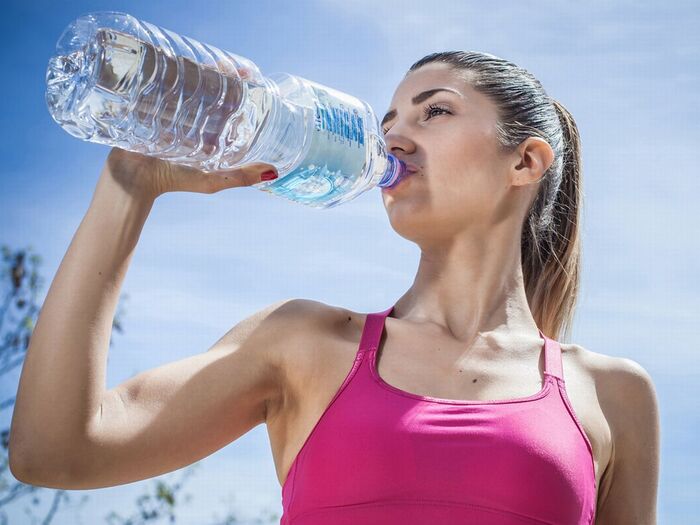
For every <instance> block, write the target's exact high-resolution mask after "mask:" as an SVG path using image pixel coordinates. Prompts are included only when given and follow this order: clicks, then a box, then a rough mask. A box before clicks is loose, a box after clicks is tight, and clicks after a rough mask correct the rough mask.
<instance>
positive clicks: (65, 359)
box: [9, 148, 269, 488]
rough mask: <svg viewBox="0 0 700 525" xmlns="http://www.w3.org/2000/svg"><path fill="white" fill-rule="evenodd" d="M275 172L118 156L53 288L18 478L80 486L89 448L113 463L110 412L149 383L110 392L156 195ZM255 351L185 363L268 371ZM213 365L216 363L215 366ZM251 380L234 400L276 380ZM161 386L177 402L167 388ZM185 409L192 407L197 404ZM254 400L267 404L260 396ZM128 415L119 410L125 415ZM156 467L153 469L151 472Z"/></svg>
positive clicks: (14, 432) (29, 391)
mask: <svg viewBox="0 0 700 525" xmlns="http://www.w3.org/2000/svg"><path fill="white" fill-rule="evenodd" d="M267 168H268V166H264V165H257V166H251V167H248V168H245V169H241V170H232V171H230V172H226V174H225V176H222V175H221V174H204V173H202V172H199V171H197V170H194V169H191V168H181V167H178V166H174V165H170V164H169V163H167V162H164V161H159V160H158V159H153V158H149V157H145V156H143V155H138V154H133V153H130V152H126V151H124V150H119V149H116V148H115V149H113V150H112V151H111V152H110V155H109V157H108V159H107V162H106V163H105V166H104V168H103V170H102V173H101V174H100V178H99V180H98V183H97V187H96V189H95V192H94V194H93V198H92V201H91V202H90V205H89V208H88V210H87V212H86V214H85V217H84V218H83V220H82V222H81V223H80V226H79V227H78V230H77V232H76V234H75V236H74V237H73V239H72V241H71V243H70V246H69V248H68V250H67V252H66V254H65V256H64V258H63V260H62V261H61V264H60V266H59V268H58V271H57V273H56V276H55V278H54V280H53V282H52V283H51V286H50V288H49V292H48V294H47V297H46V300H45V301H44V304H43V307H42V309H41V312H40V315H39V319H38V321H37V324H36V327H35V329H34V332H33V334H32V337H31V340H30V343H29V347H28V349H27V355H26V358H25V361H24V365H23V368H22V373H21V376H20V383H19V388H18V392H17V398H16V402H15V407H14V412H13V415H12V423H11V428H10V443H9V459H10V469H11V471H12V473H13V474H14V475H15V477H17V478H18V479H20V480H23V481H24V480H26V481H28V482H31V483H35V482H36V484H40V485H46V486H55V487H58V486H68V485H73V484H76V483H79V481H78V478H79V477H80V476H81V475H83V474H86V466H85V461H84V458H85V457H86V454H85V451H88V452H89V454H88V455H87V457H90V458H91V459H93V460H95V459H96V460H100V459H101V460H102V461H108V459H107V456H108V455H109V454H107V455H105V456H100V453H99V452H96V449H95V448H94V447H95V446H101V445H105V444H107V443H106V442H105V441H100V439H104V435H103V434H102V433H101V431H100V430H99V429H100V428H103V427H104V425H105V424H104V421H105V419H104V417H105V414H106V412H105V409H106V410H108V411H109V414H110V415H111V414H117V413H118V412H117V411H118V405H117V404H116V403H115V402H114V399H115V397H119V399H124V401H125V402H127V404H126V405H124V406H128V401H129V399H131V400H133V399H138V396H139V393H138V390H139V389H138V388H135V387H138V386H139V384H140V383H139V382H138V381H136V382H131V383H130V386H129V388H127V389H124V388H120V389H118V390H117V394H110V395H106V389H105V382H106V367H107V352H108V349H109V337H110V334H111V329H112V320H113V318H114V313H115V309H116V306H117V301H118V297H119V291H120V289H121V286H122V283H123V281H124V277H125V275H126V272H127V268H128V266H129V262H130V260H131V257H132V255H133V253H134V250H135V248H136V245H137V242H138V239H139V236H140V234H141V230H142V228H143V226H144V223H145V221H146V219H147V217H148V215H149V213H150V210H151V208H152V206H153V203H154V201H155V199H156V197H157V196H159V195H161V194H162V193H165V192H166V191H195V192H201V193H214V192H216V191H219V190H221V189H225V188H233V187H237V186H246V185H250V184H252V183H255V182H256V181H259V174H260V173H261V172H262V171H264V170H265V169H267ZM260 322H261V323H262V322H263V321H262V319H260ZM253 332H255V330H253ZM236 337H238V336H237V335H236ZM237 340H239V341H240V338H238V339H237ZM256 340H259V339H256ZM253 346H254V345H252V344H249V345H246V344H243V345H241V348H240V350H241V351H240V352H238V351H234V350H233V347H232V346H231V345H230V344H227V343H225V342H221V344H220V345H219V346H218V348H220V350H219V351H216V352H212V353H209V354H208V355H206V354H205V355H206V357H202V356H199V357H193V358H191V360H188V361H187V362H186V363H185V364H184V365H185V366H187V367H189V366H191V367H199V368H200V369H201V373H202V374H212V373H213V368H217V366H220V365H223V364H224V363H226V366H231V365H232V364H237V363H241V362H242V356H243V355H244V354H245V355H246V356H247V357H248V358H249V359H250V360H251V361H250V362H246V364H237V366H238V367H239V368H240V367H244V369H245V372H248V373H250V372H251V371H252V370H253V369H256V370H262V368H263V362H264V355H262V354H264V352H262V351H260V350H257V349H256V348H253ZM229 353H230V355H228V357H227V354H229ZM234 354H235V355H234ZM210 362H211V363H214V362H216V365H214V366H209V363H210ZM182 369H183V364H182V363H181V364H173V365H169V366H168V367H165V368H164V369H163V370H161V371H159V372H154V373H150V374H148V373H147V375H149V377H153V378H154V380H153V381H155V382H158V381H165V380H166V378H168V377H169V378H170V381H171V382H172V381H174V380H175V379H174V377H175V376H177V375H178V374H180V373H181V371H182ZM205 370H206V372H205ZM244 375H245V376H246V378H245V380H242V379H240V378H239V379H238V381H239V383H238V384H237V386H236V387H233V388H232V391H231V392H230V394H231V396H235V395H237V392H242V391H245V390H247V391H248V392H255V393H256V394H255V395H257V393H258V392H260V391H262V390H263V387H262V386H261V383H263V382H265V381H267V380H268V379H269V376H268V375H265V376H264V377H263V376H262V375H261V374H259V375H258V376H257V377H248V375H246V374H245V373H244V374H240V376H241V377H243V376H244ZM209 377H211V376H209ZM218 377H220V376H218ZM180 380H182V376H180ZM232 381H234V379H233V378H232ZM258 382H260V383H258ZM154 384H155V383H154ZM171 384H172V383H171ZM218 388H219V389H221V388H222V387H221V386H219V387H218ZM268 388H269V387H268ZM155 389H156V390H158V391H159V392H162V393H164V395H167V394H166V393H165V391H164V390H162V387H158V386H156V387H155ZM144 391H145V390H142V392H144ZM268 392H269V390H268ZM219 393H221V391H219ZM148 395H151V396H153V395H154V394H152V393H151V394H148ZM200 395H201V394H200ZM202 399H203V398H202ZM178 400H179V398H178ZM182 402H183V403H184V404H185V405H186V404H187V403H188V402H190V403H191V402H192V401H191V400H189V401H188V400H186V399H183V400H182ZM199 402H200V403H201V402H202V400H200V401H199ZM247 402H250V403H251V405H252V404H254V403H258V404H259V405H260V403H262V401H261V400H260V399H256V400H255V401H254V402H252V401H250V400H248V401H247ZM260 406H262V405H260ZM200 408H201V405H200ZM124 414H125V412H123V411H122V412H119V416H123V415H124ZM129 415H131V414H129ZM238 415H239V418H244V417H246V418H248V419H247V421H250V420H251V419H250V417H251V416H250V415H244V414H243V413H242V412H241V413H239V414H238ZM115 417H118V416H115ZM138 418H140V421H141V423H143V422H145V421H146V420H149V418H148V415H147V414H144V413H140V414H139V416H138ZM138 418H137V421H138ZM109 421H110V422H111V419H110V420H109ZM149 421H150V420H149ZM100 422H102V424H100ZM101 425H102V426H101ZM231 428H232V427H229V430H231ZM237 428H238V429H242V428H243V427H237ZM141 430H144V428H142V429H141ZM124 432H126V431H124ZM125 436H126V434H122V435H121V436H117V439H127V438H126V437H125ZM221 437H222V436H221V435H219V436H218V438H219V439H221ZM132 438H133V436H132V437H129V438H128V439H132ZM146 441H147V440H146V438H145V437H144V438H142V439H141V441H132V443H138V444H139V445H143V444H145V443H146ZM213 443H214V442H213V441H211V442H209V444H210V446H211V445H213ZM112 445H113V446H116V445H115V444H114V443H112ZM171 446H172V447H174V446H175V445H174V444H173V445H171ZM112 450H113V451H116V448H115V449H112ZM194 455H196V454H193V455H192V457H194ZM180 458H181V459H183V458H185V455H184V454H183V455H182V456H180ZM156 470H158V469H157V468H156V467H155V464H153V465H152V466H151V469H150V471H149V472H155V471H156ZM128 472H129V473H127V471H123V472H122V473H121V474H120V475H119V476H118V477H119V479H126V478H128V477H129V476H134V475H136V473H135V472H133V471H128ZM93 481H95V480H93ZM88 483H89V482H88ZM76 488H77V487H76Z"/></svg>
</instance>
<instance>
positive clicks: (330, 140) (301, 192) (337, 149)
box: [266, 81, 367, 201]
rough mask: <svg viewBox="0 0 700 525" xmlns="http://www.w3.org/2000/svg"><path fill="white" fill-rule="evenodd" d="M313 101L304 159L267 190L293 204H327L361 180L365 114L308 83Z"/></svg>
mask: <svg viewBox="0 0 700 525" xmlns="http://www.w3.org/2000/svg"><path fill="white" fill-rule="evenodd" d="M308 83H309V84H310V85H311V87H312V89H313V91H314V94H315V97H314V99H315V100H314V128H313V129H312V130H311V133H310V137H309V140H310V145H309V149H308V150H307V151H308V153H307V155H306V157H305V158H304V159H303V160H302V161H301V162H300V163H299V165H298V166H297V168H296V169H294V170H293V171H292V172H291V173H289V174H287V175H286V176H284V177H282V178H281V179H279V180H278V181H277V182H275V183H274V184H273V185H272V187H268V188H266V190H267V191H272V192H273V193H276V194H278V195H285V194H287V195H288V196H289V195H291V194H293V195H294V200H300V199H309V200H314V201H320V200H327V199H329V198H332V197H333V196H335V195H338V194H345V193H347V192H348V191H349V190H350V189H351V188H352V187H353V186H354V185H355V183H356V181H357V180H358V179H359V178H361V177H362V175H363V172H364V168H365V163H366V160H367V151H366V147H365V123H364V116H363V113H364V112H365V111H366V110H365V108H364V106H363V105H362V103H361V102H360V101H358V100H357V99H355V98H354V97H351V96H349V95H346V94H345V93H342V92H340V91H336V90H334V89H332V88H329V87H326V86H322V85H320V84H316V83H314V82H311V81H308Z"/></svg>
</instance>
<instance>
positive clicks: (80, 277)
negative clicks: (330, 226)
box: [10, 52, 659, 525]
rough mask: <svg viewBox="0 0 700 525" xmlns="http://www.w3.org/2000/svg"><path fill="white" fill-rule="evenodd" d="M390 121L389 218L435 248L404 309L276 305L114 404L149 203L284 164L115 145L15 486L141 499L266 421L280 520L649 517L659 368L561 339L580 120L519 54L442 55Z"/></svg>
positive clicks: (39, 346) (30, 370)
mask: <svg viewBox="0 0 700 525" xmlns="http://www.w3.org/2000/svg"><path fill="white" fill-rule="evenodd" d="M382 124H383V126H384V127H385V128H384V133H385V139H386V142H387V147H388V149H389V150H390V151H391V152H392V153H393V154H394V155H396V156H398V157H399V158H401V159H402V160H403V161H404V162H406V163H407V164H408V165H409V166H410V167H411V168H412V171H413V173H412V175H410V176H409V177H407V178H406V179H404V180H403V181H402V182H401V183H399V184H398V185H397V186H396V187H394V188H392V189H385V190H383V191H382V198H383V202H384V206H385V208H386V211H387V213H388V215H389V220H390V222H391V225H392V227H393V228H394V230H396V232H397V233H398V234H399V235H401V236H402V237H405V238H406V239H409V240H410V241H412V242H415V243H416V244H417V245H418V246H419V247H420V249H421V258H420V264H419V267H418V272H417V274H416V277H415V280H414V282H413V284H412V286H411V287H410V288H409V289H408V291H407V292H406V293H405V294H404V295H403V296H401V297H400V298H399V299H398V300H397V301H396V303H395V304H394V305H392V306H391V307H390V308H388V309H387V310H384V311H381V312H377V313H370V314H363V313H357V312H352V311H350V310H348V309H346V308H341V307H335V306H329V305H325V304H323V303H319V302H316V301H310V300H303V299H295V300H287V301H282V302H280V303H275V304H273V305H270V306H269V307H267V308H265V309H263V310H262V311H260V312H257V313H256V314H254V315H252V316H251V317H249V318H247V319H245V320H243V321H242V322H240V323H239V324H237V325H236V326H234V327H233V328H232V329H231V330H230V331H229V332H228V333H226V334H225V335H224V336H223V337H222V338H221V339H220V340H219V341H218V342H217V343H216V344H215V345H213V346H212V348H210V349H209V351H207V352H205V353H201V354H198V355H194V356H192V357H189V358H187V359H184V360H182V361H178V362H174V363H171V364H167V365H164V366H161V367H159V368H156V369H154V370H149V371H146V372H143V373H140V374H138V375H136V376H135V377H133V378H131V379H129V380H128V381H126V382H125V383H123V384H121V385H119V386H117V387H116V388H114V389H112V390H109V391H106V389H105V385H104V382H105V380H104V378H105V368H106V362H107V351H108V346H109V345H108V341H109V336H110V330H111V323H112V318H113V315H114V311H115V308H116V303H117V298H118V296H119V291H120V288H121V285H122V283H123V279H124V276H125V274H126V271H127V268H128V265H129V261H130V258H131V255H132V254H133V250H134V248H135V246H136V244H137V241H138V239H139V235H140V232H141V229H142V227H143V224H144V222H145V220H146V218H147V217H148V214H149V212H150V209H151V207H152V205H153V203H154V202H155V200H156V199H157V197H158V196H159V195H162V194H164V193H167V192H170V191H194V192H203V193H213V192H216V191H220V190H222V189H225V188H233V187H240V186H247V185H250V184H253V183H255V182H257V181H258V180H260V174H261V172H262V171H264V170H266V169H268V168H269V167H270V166H265V165H255V166H248V167H246V168H244V169H241V170H235V171H231V172H222V173H218V174H204V173H202V172H198V171H196V170H192V169H189V168H183V167H179V166H174V165H171V164H169V163H167V162H165V161H160V160H157V159H152V158H149V157H144V156H141V155H138V154H133V153H129V152H125V151H123V150H119V149H113V150H112V151H111V152H110V155H109V157H108V159H107V162H106V164H105V167H104V169H103V171H102V173H101V176H100V180H99V182H98V185H97V188H96V190H95V194H94V196H93V200H92V202H91V204H90V207H89V209H88V212H87V214H86V216H85V218H84V219H83V222H82V223H81V224H80V227H79V228H78V231H77V233H76V235H75V237H74V239H73V241H72V243H71V245H70V247H69V249H68V252H67V254H66V256H65V258H64V260H63V261H62V263H61V266H60V268H59V270H58V272H57V275H56V277H55V279H54V282H53V284H52V285H51V288H50V290H49V294H48V296H47V298H46V301H45V303H44V307H43V309H42V311H41V315H40V318H39V321H38V323H37V326H36V328H35V330H34V334H33V336H32V340H31V344H30V347H29V349H28V352H27V357H26V361H25V364H24V368H23V371H22V376H21V380H20V386H19V392H18V396H17V401H16V406H15V411H14V414H13V421H12V429H11V436H10V460H11V469H12V472H13V474H14V475H15V476H16V477H17V478H18V479H20V480H23V481H26V482H29V483H32V484H35V485H43V486H48V487H57V488H58V487H62V488H69V489H87V488H99V487H107V486H113V485H118V484H124V483H130V482H133V481H137V480H142V479H145V478H149V477H153V476H157V475H161V474H164V473H166V472H170V471H173V470H176V469H179V468H182V467H184V466H186V465H188V464H191V463H194V462H196V461H198V460H200V459H202V458H204V457H206V456H209V455H210V454H212V453H213V452H215V451H217V450H218V449H220V448H222V447H224V446H225V445H227V444H229V443H231V442H232V441H234V440H236V439H237V438H239V437H240V436H241V435H243V434H245V433H246V432H248V431H249V430H250V429H252V428H253V427H255V426H257V425H258V424H260V423H263V422H265V423H266V425H267V428H268V432H269V436H270V441H271V444H272V453H273V456H274V461H275V465H276V469H277V474H278V477H279V481H280V484H281V485H282V503H283V507H284V515H283V517H282V523H283V524H285V525H312V524H341V525H344V524H383V525H391V524H404V525H405V524H409V525H410V524H425V523H427V522H429V521H430V522H434V523H444V524H453V523H454V524H457V523H460V524H461V523H475V524H476V523H478V524H487V525H488V524H494V525H505V524H515V523H543V524H544V523H548V524H590V523H594V521H595V523H597V524H598V525H601V524H604V525H613V524H614V525H617V524H622V523H634V524H637V525H639V524H653V523H655V522H656V521H655V520H656V495H657V483H658V472H659V414H658V406H657V399H656V395H655V391H654V386H653V383H652V381H651V379H650V377H649V374H648V373H647V372H646V371H645V370H644V369H643V368H642V367H641V366H640V365H639V364H637V363H636V362H634V361H632V360H630V359H626V358H615V357H610V356H606V355H604V354H602V353H597V352H593V351H589V350H587V349H584V348H583V347H581V346H579V345H576V344H564V343H559V342H558V340H559V339H561V338H562V333H563V331H564V328H565V327H567V330H568V327H569V326H570V324H571V320H572V318H573V314H574V305H575V302H576V297H577V292H578V282H579V268H580V236H579V228H580V210H581V205H582V189H581V165H580V154H579V136H578V131H577V129H576V125H575V123H574V120H573V118H572V116H571V115H570V114H569V112H568V111H567V110H566V109H565V108H564V107H563V106H562V105H561V104H559V103H558V102H556V101H555V100H553V99H551V98H550V97H549V96H548V95H547V94H546V92H545V90H544V89H543V87H542V86H541V84H540V83H539V82H538V81H537V80H536V79H535V78H534V77H533V76H532V75H531V74H530V73H528V72H527V71H525V70H523V69H522V68H519V67H518V66H516V65H514V64H512V63H511V62H508V61H506V60H503V59H500V58H498V57H495V56H493V55H489V54H485V53H475V52H447V53H435V54H432V55H429V56H427V57H425V58H423V59H421V60H420V61H418V62H417V63H415V64H414V65H413V66H411V68H410V70H409V72H408V73H407V74H406V76H405V77H404V79H403V80H402V81H401V83H400V84H399V86H398V88H397V90H396V92H395V94H394V97H393V101H392V105H391V109H390V111H389V112H388V113H387V115H386V117H385V119H384V122H383V123H382ZM49 428H50V429H51V432H46V431H45V430H46V429H49Z"/></svg>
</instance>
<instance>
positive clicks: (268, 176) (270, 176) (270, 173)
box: [260, 170, 277, 181]
mask: <svg viewBox="0 0 700 525" xmlns="http://www.w3.org/2000/svg"><path fill="white" fill-rule="evenodd" d="M276 178H277V173H275V171H274V170H270V171H266V172H265V173H263V174H261V175H260V180H261V181H266V180H275V179H276Z"/></svg>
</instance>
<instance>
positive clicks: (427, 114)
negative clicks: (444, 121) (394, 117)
mask: <svg viewBox="0 0 700 525" xmlns="http://www.w3.org/2000/svg"><path fill="white" fill-rule="evenodd" d="M433 111H439V112H440V113H438V115H442V114H443V113H447V114H449V113H450V111H449V110H448V109H445V108H443V107H441V106H438V105H435V104H428V105H427V106H426V107H425V109H424V110H423V116H424V117H425V118H426V119H429V118H430V117H431V115H433ZM382 133H383V134H384V135H386V134H387V133H389V129H382Z"/></svg>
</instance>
